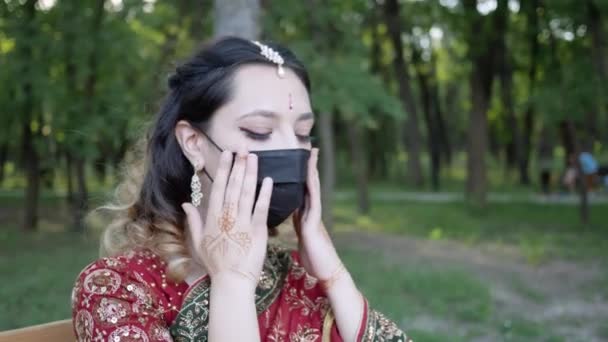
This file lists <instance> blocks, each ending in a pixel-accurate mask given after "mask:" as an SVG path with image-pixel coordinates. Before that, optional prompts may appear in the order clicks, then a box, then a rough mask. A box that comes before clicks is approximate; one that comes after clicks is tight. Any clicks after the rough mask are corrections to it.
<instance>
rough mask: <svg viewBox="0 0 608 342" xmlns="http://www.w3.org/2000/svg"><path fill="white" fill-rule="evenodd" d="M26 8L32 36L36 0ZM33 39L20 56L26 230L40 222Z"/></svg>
mask: <svg viewBox="0 0 608 342" xmlns="http://www.w3.org/2000/svg"><path fill="white" fill-rule="evenodd" d="M23 6H24V8H25V22H24V23H25V30H24V31H26V33H25V36H27V37H33V35H34V26H33V25H34V17H35V15H36V7H35V6H36V0H28V1H27V2H26V3H25V4H24V5H23ZM32 42H33V40H32V39H28V40H27V41H25V42H21V43H22V44H23V46H22V51H21V55H22V58H23V62H22V63H23V70H22V75H24V78H23V79H24V82H23V93H24V103H23V108H22V110H23V122H22V128H21V129H22V137H21V139H22V153H23V161H24V164H25V170H26V171H25V173H26V176H25V177H26V182H27V185H26V188H25V211H24V222H23V229H24V230H26V231H33V230H35V229H36V226H37V225H38V198H39V192H40V161H39V156H38V151H37V150H36V146H35V145H34V139H35V138H36V136H37V135H36V134H35V132H32V129H31V127H30V123H31V120H32V118H33V115H34V98H33V96H34V92H33V85H32V79H31V73H30V65H31V63H32V62H31V60H32V46H31V45H30V44H32Z"/></svg>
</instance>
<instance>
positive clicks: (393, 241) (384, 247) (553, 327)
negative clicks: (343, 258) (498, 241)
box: [335, 232, 608, 342]
mask: <svg viewBox="0 0 608 342" xmlns="http://www.w3.org/2000/svg"><path fill="white" fill-rule="evenodd" d="M335 241H336V244H337V245H338V246H349V247H350V248H356V249H359V250H364V251H365V250H367V251H384V254H385V257H386V258H387V260H390V261H391V262H393V263H395V264H396V265H415V264H418V265H420V264H424V265H429V267H438V268H441V267H444V268H452V269H453V268H458V269H462V270H464V271H466V272H468V273H470V274H472V275H474V276H475V277H477V278H478V279H479V280H481V281H482V282H483V283H484V284H487V286H488V287H489V288H490V291H491V295H492V298H493V301H494V308H495V316H497V317H522V318H524V319H525V320H527V321H531V322H535V323H538V324H542V326H545V327H547V329H550V331H552V332H553V334H554V335H557V336H562V337H564V339H565V340H566V341H569V342H570V341H585V342H593V341H601V338H600V337H599V336H598V330H599V329H600V327H601V326H602V324H604V327H605V326H606V323H605V322H608V298H606V293H608V292H607V290H604V291H598V290H599V289H598V288H597V287H595V288H594V287H593V284H597V282H598V281H599V279H601V277H605V272H606V269H605V268H604V269H602V265H600V264H599V263H583V262H573V261H563V260H555V261H550V262H547V263H545V264H542V265H538V266H533V265H529V264H528V263H526V262H525V259H524V258H523V257H521V256H520V255H519V254H518V253H517V251H515V250H509V249H505V248H504V247H500V248H498V247H497V246H490V245H486V246H481V247H478V246H475V247H471V246H465V245H463V244H460V243H456V242H449V241H429V240H422V239H415V238H409V237H403V236H395V235H384V234H377V233H373V234H372V233H365V232H344V233H337V234H336V235H335ZM601 292H603V293H601ZM412 324H413V325H414V326H416V327H417V328H422V329H425V330H430V331H443V330H445V331H444V333H448V332H450V331H452V332H453V331H455V330H454V329H456V331H457V330H460V329H462V328H463V327H462V326H461V324H460V323H458V322H456V323H454V322H444V321H441V320H438V319H437V318H434V317H420V319H417V320H416V321H415V322H412ZM464 328H466V327H464ZM496 334H497V332H492V331H487V332H486V333H485V335H484V336H482V337H480V338H479V339H476V341H480V342H481V341H500V340H502V339H503V338H500V337H498V336H497V335H496ZM604 338H605V337H604Z"/></svg>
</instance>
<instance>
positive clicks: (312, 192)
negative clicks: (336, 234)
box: [293, 148, 342, 280]
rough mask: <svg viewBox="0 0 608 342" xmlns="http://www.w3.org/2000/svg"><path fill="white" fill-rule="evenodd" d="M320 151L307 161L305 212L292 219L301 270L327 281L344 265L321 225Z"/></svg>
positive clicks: (315, 151) (315, 152)
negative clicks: (302, 267)
mask: <svg viewBox="0 0 608 342" xmlns="http://www.w3.org/2000/svg"><path fill="white" fill-rule="evenodd" d="M318 157H319V149H318V148H313V149H312V151H311V155H310V159H309V160H308V176H307V179H306V183H307V187H308V194H307V196H306V204H305V207H304V210H303V212H300V211H299V210H298V211H297V212H296V213H295V214H294V215H293V221H294V222H293V223H294V227H295V230H296V234H297V236H298V250H299V254H300V260H301V262H302V266H304V268H305V269H306V272H308V273H309V274H310V275H312V276H313V277H315V278H317V279H320V280H327V279H329V278H331V277H332V276H334V275H335V272H336V271H337V270H338V269H339V268H340V266H341V265H342V263H341V261H340V258H339V256H338V253H337V252H336V249H335V248H334V245H333V243H332V241H331V238H330V237H329V234H328V233H327V229H325V226H324V225H323V222H322V221H321V182H320V180H319V171H318V169H317V160H318V159H319V158H318Z"/></svg>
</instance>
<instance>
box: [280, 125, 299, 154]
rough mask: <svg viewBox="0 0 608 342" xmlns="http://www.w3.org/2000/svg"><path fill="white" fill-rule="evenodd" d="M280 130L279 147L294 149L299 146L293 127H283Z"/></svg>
mask: <svg viewBox="0 0 608 342" xmlns="http://www.w3.org/2000/svg"><path fill="white" fill-rule="evenodd" d="M281 131H282V134H281V141H279V142H278V143H279V144H280V145H281V147H280V148H284V149H294V148H298V147H300V142H299V140H298V137H297V136H296V132H295V131H294V129H293V127H285V128H284V129H282V130H281Z"/></svg>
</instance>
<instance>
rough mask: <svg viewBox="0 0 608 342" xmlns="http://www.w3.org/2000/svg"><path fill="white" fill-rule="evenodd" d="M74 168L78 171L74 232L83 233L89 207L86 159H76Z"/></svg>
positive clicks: (73, 211) (74, 203)
mask: <svg viewBox="0 0 608 342" xmlns="http://www.w3.org/2000/svg"><path fill="white" fill-rule="evenodd" d="M74 167H75V171H76V185H77V191H76V194H75V196H74V202H73V206H72V214H73V215H74V230H75V231H77V232H81V231H84V228H85V224H84V217H85V215H86V212H87V210H88V206H89V204H88V191H87V183H86V175H85V161H84V158H76V159H75V160H74Z"/></svg>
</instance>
